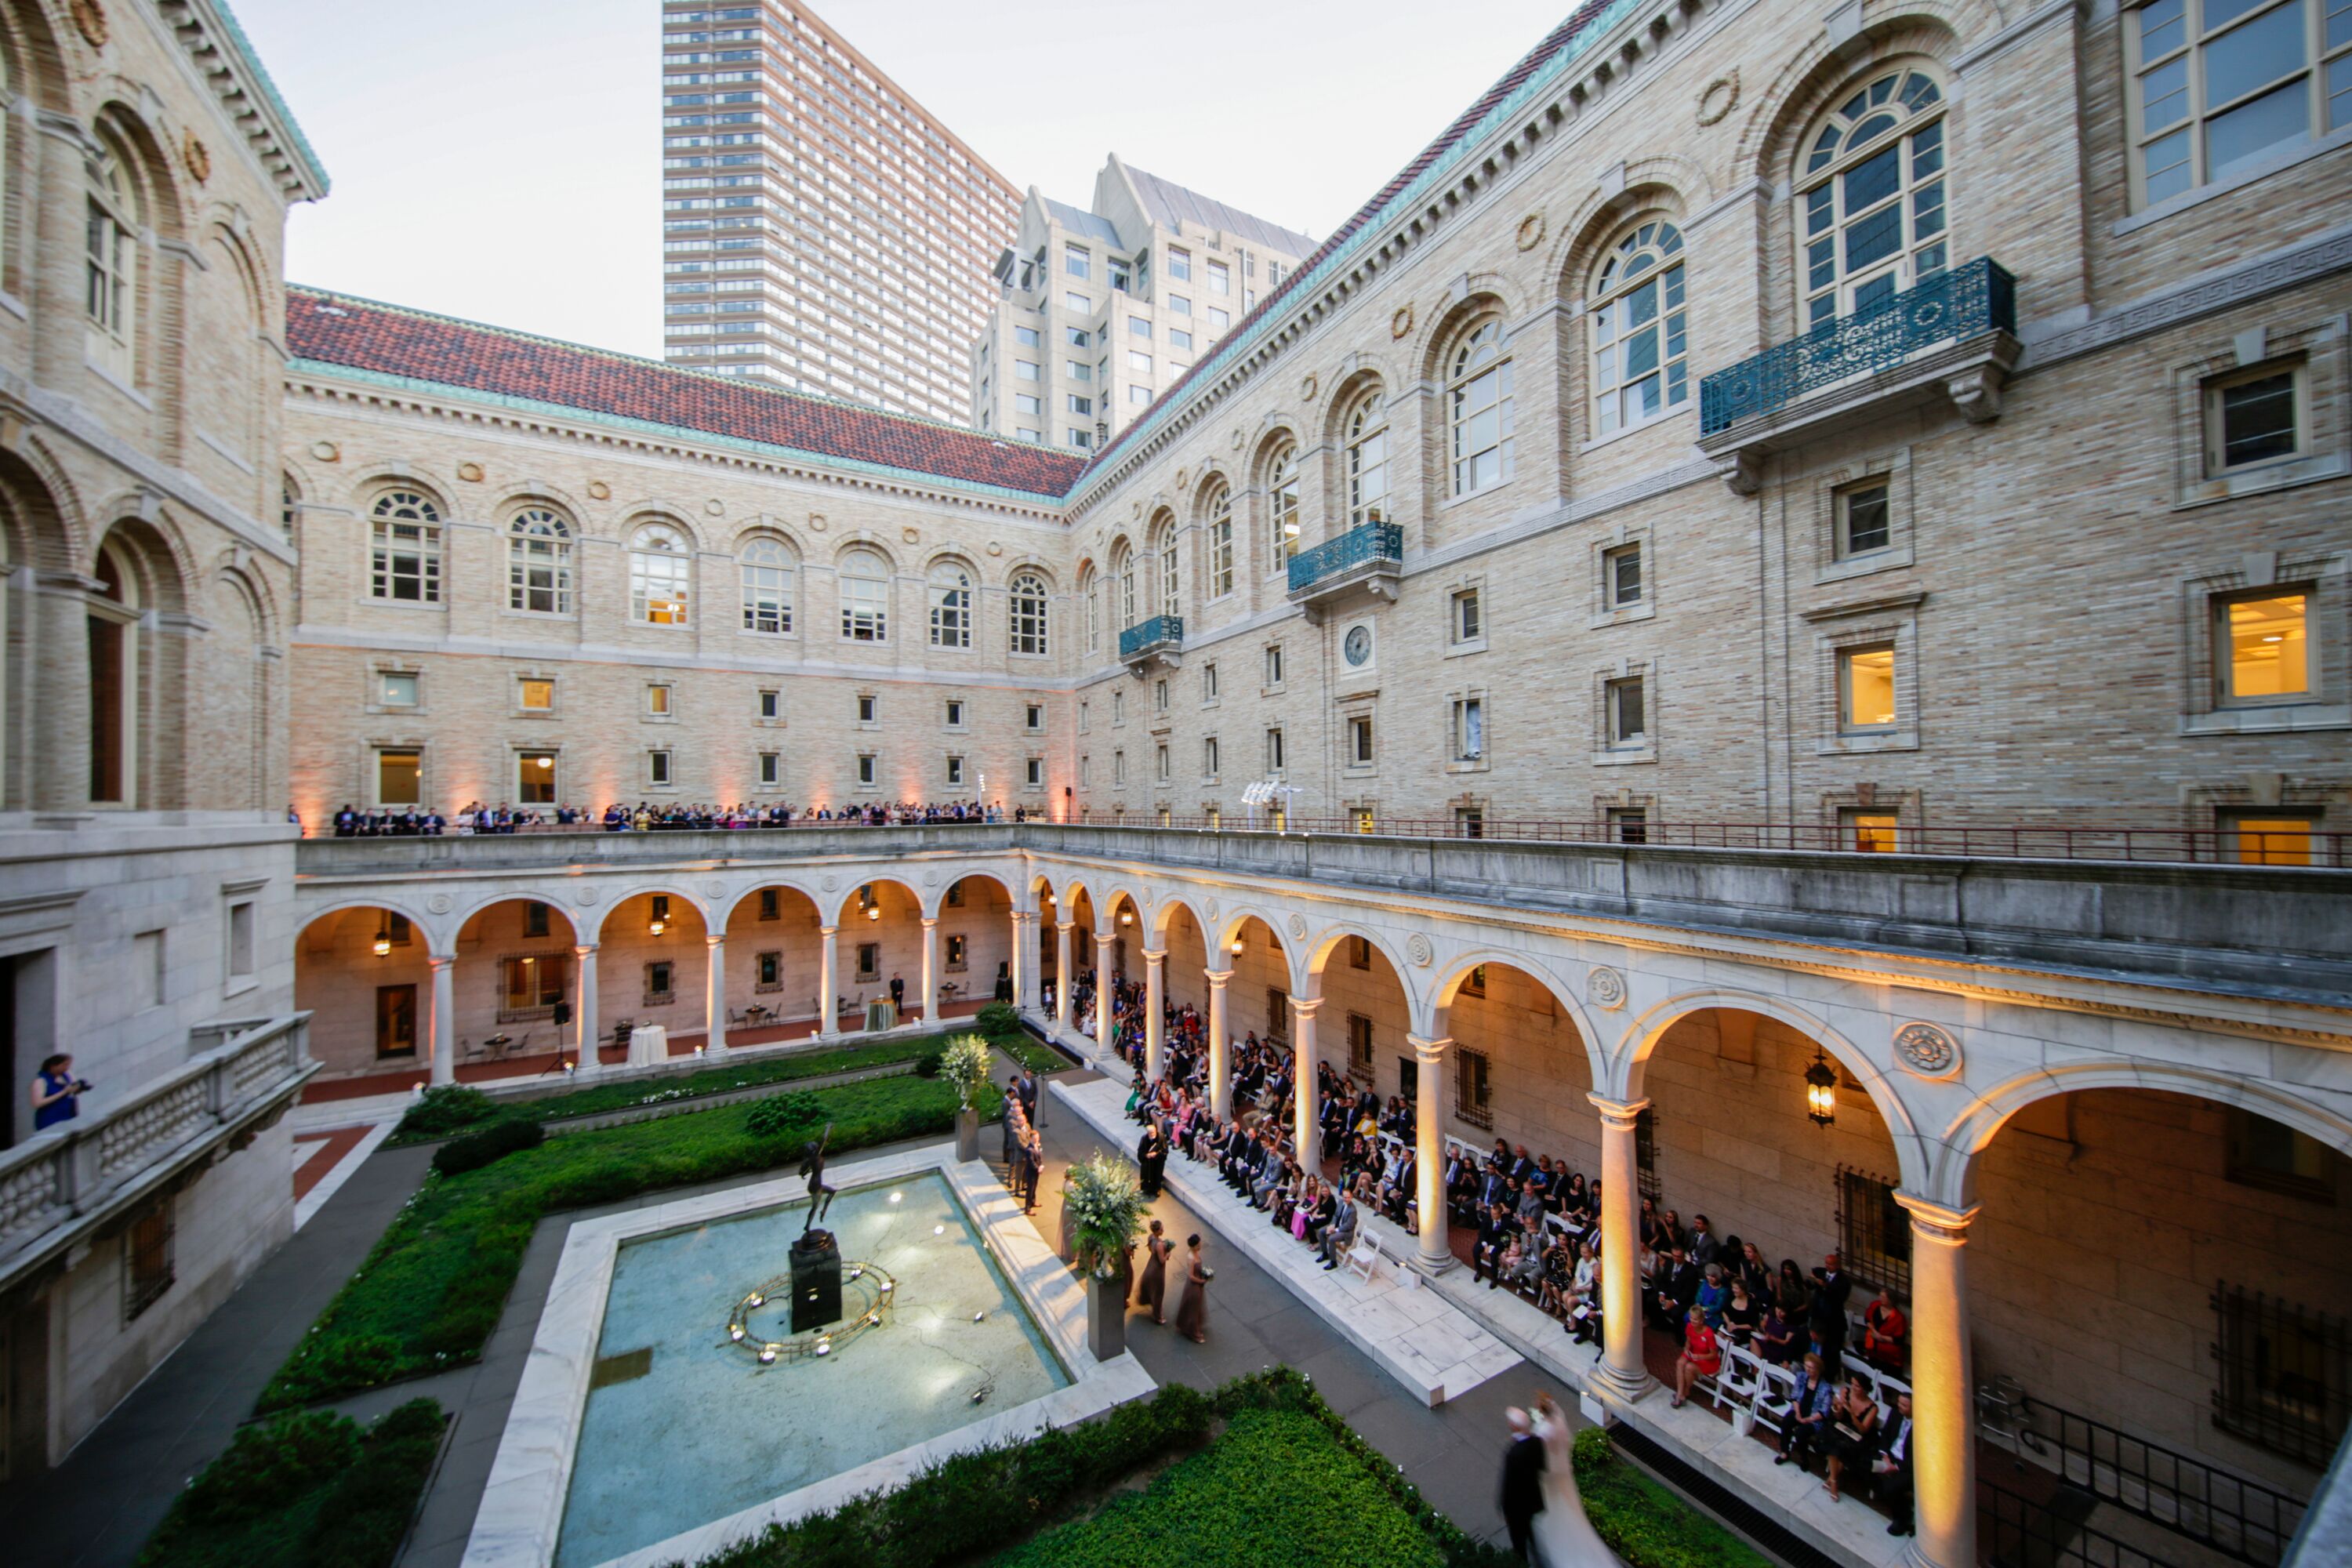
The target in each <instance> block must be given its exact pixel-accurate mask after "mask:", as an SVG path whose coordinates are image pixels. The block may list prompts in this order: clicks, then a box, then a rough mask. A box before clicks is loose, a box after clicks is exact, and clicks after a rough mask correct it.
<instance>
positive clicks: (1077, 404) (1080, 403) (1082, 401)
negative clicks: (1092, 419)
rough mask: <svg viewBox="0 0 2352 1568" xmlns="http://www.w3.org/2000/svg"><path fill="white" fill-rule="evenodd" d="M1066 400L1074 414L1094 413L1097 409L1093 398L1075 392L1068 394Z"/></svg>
mask: <svg viewBox="0 0 2352 1568" xmlns="http://www.w3.org/2000/svg"><path fill="white" fill-rule="evenodd" d="M1064 401H1065V402H1066V403H1067V404H1068V405H1069V408H1070V412H1071V413H1073V414H1092V413H1093V412H1094V411H1095V400H1094V399H1093V398H1091V397H1080V396H1079V395H1077V394H1076V393H1075V392H1073V393H1069V394H1066V395H1065V398H1064Z"/></svg>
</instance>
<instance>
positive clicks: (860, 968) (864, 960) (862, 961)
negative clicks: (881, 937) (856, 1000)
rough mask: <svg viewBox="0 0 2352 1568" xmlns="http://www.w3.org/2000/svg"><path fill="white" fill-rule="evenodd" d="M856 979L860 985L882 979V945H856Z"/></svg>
mask: <svg viewBox="0 0 2352 1568" xmlns="http://www.w3.org/2000/svg"><path fill="white" fill-rule="evenodd" d="M857 978H858V981H859V982H860V983H861V984H867V985H870V984H873V983H874V982H876V981H877V980H879V979H881V978H882V944H881V943H880V942H859V943H858V944H857Z"/></svg>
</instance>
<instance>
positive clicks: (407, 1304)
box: [257, 1077, 999, 1413]
mask: <svg viewBox="0 0 2352 1568" xmlns="http://www.w3.org/2000/svg"><path fill="white" fill-rule="evenodd" d="M813 1098H814V1100H816V1101H817V1102H818V1104H819V1107H820V1108H821V1110H822V1113H823V1119H824V1121H832V1122H834V1123H835V1128H834V1135H833V1148H834V1151H835V1152H836V1153H841V1152H847V1151H849V1150H852V1149H859V1148H865V1147H868V1146H870V1145H873V1144H877V1143H888V1142H895V1141H897V1140H898V1139H902V1138H919V1137H938V1136H940V1135H942V1134H944V1133H946V1132H948V1131H951V1130H952V1129H953V1127H954V1125H955V1110H956V1093H955V1090H954V1089H952V1088H950V1086H948V1085H947V1084H944V1083H939V1082H926V1081H925V1080H923V1079H914V1078H904V1077H899V1078H884V1079H867V1080H866V1081H864V1082H859V1083H847V1084H841V1085H837V1086H835V1088H832V1089H818V1090H815V1091H814V1095H813ZM998 1099H999V1094H998V1091H997V1090H996V1089H994V1088H993V1087H989V1086H983V1089H982V1100H981V1110H982V1115H983V1116H988V1115H992V1114H994V1112H995V1110H996V1108H997V1102H998ZM749 1121H750V1115H749V1112H748V1110H747V1108H745V1107H742V1106H739V1105H727V1106H718V1107H714V1108H713V1109H711V1110H699V1111H694V1112H690V1113H688V1114H686V1115H681V1116H673V1117H665V1118H663V1119H662V1120H660V1121H639V1122H633V1123H629V1124H627V1125H625V1126H620V1127H605V1128H599V1129H596V1130H594V1131H585V1132H569V1133H566V1134H564V1136H562V1137H561V1138H557V1139H551V1140H550V1141H549V1142H547V1143H546V1144H545V1145H544V1146H542V1147H541V1148H537V1149H532V1150H529V1151H526V1152H521V1153H516V1154H509V1155H508V1156H507V1157H506V1158H505V1159H503V1160H500V1161H499V1162H498V1163H496V1164H493V1165H488V1166H486V1167H484V1168H482V1169H481V1170H478V1171H471V1172H467V1173H465V1174H462V1175H456V1176H442V1175H438V1174H428V1175H427V1176H426V1177H425V1184H424V1185H422V1186H421V1187H419V1188H418V1189H417V1191H416V1194H415V1196H414V1197H412V1198H410V1199H409V1200H408V1202H407V1203H406V1204H405V1205H403V1207H402V1209H401V1211H400V1213H399V1214H398V1215H396V1216H394V1219H393V1222H392V1224H391V1225H390V1226H387V1227H385V1230H384V1233H383V1236H382V1237H379V1238H378V1239H377V1241H376V1244H375V1247H374V1248H373V1250H372V1251H371V1252H370V1253H369V1254H368V1257H367V1260H366V1262H364V1263H363V1264H362V1265H361V1266H360V1268H359V1270H358V1271H357V1272H356V1273H354V1274H353V1275H352V1278H351V1279H350V1280H349V1281H348V1282H346V1283H345V1285H344V1286H343V1288H342V1289H341V1291H340V1292H338V1293H337V1295H336V1297H335V1299H334V1300H332V1301H331V1302H330V1303H328V1306H327V1310H325V1311H324V1312H322V1313H321V1314H320V1317H319V1321H317V1322H316V1323H314V1324H312V1325H311V1327H310V1333H309V1334H308V1335H307V1336H305V1337H304V1339H303V1341H302V1343H301V1345H300V1346H299V1348H298V1349H297V1350H296V1351H295V1352H294V1353H293V1354H292V1355H291V1356H289V1357H288V1358H287V1361H286V1363H285V1364H284V1365H283V1366H281V1367H279V1368H278V1372H277V1374H276V1375H275V1376H273V1377H272V1378H271V1379H270V1380H269V1384H268V1387H267V1388H265V1389H263V1390H262V1394H261V1399H260V1402H259V1405H258V1407H257V1408H258V1409H259V1410H260V1411H262V1412H265V1413H266V1412H268V1411H272V1410H282V1409H285V1408H287V1407H289V1406H291V1405H308V1404H311V1403H313V1402H315V1401H318V1400H323V1399H339V1398H341V1397H342V1396H344V1395H346V1394H356V1393H358V1392H359V1391H360V1390H362V1389H363V1388H373V1387H376V1386H378V1385H379V1384H387V1383H393V1382H396V1381H398V1380H399V1379H401V1378H404V1377H415V1376H417V1375H420V1374H422V1373H430V1372H436V1371H438V1370H441V1369H442V1368H445V1367H447V1366H449V1365H451V1364H452V1363H462V1362H467V1361H471V1360H473V1359H474V1358H475V1357H476V1356H478V1355H479V1354H480V1353H481V1349H482V1344H483V1342H485V1341H487V1340H488V1338H489V1336H490V1331H492V1330H493V1329H495V1328H496V1327H497V1326H498V1321H499V1312H500V1311H501V1310H503V1309H504V1307H505V1304H506V1299H507V1292H508V1291H509V1289H512V1288H513V1285H514V1279H515V1275H516V1273H517V1271H518V1270H519V1269H520V1268H521V1267H522V1255H523V1248H524V1247H526V1246H528V1245H529V1244H530V1233H531V1228H532V1226H535V1225H536V1224H537V1223H538V1222H539V1218H540V1216H541V1215H546V1214H551V1213H554V1212H555V1211H557V1210H560V1209H572V1208H587V1207H590V1206H593V1205H598V1204H609V1203H614V1202H617V1201H619V1200H620V1199H623V1198H626V1197H631V1196H634V1195H635V1194H638V1193H643V1192H650V1191H653V1190H655V1189H657V1188H661V1187H675V1186H682V1185H685V1184H688V1183H694V1182H709V1181H717V1180H720V1179H723V1178H725V1177H729V1176H740V1175H745V1174H749V1173H754V1172H761V1171H768V1170H772V1169H774V1168H775V1167H777V1166H779V1165H789V1164H792V1163H795V1162H797V1160H798V1158H799V1155H800V1139H801V1138H803V1137H804V1136H806V1131H805V1130H804V1128H803V1126H802V1125H799V1124H793V1125H788V1126H785V1127H783V1128H782V1129H781V1130H780V1131H775V1132H772V1133H769V1134H767V1135H764V1136H763V1135H761V1134H760V1133H756V1132H754V1131H751V1127H750V1126H749V1125H748V1123H749ZM821 1124H822V1123H821V1122H820V1125H821Z"/></svg>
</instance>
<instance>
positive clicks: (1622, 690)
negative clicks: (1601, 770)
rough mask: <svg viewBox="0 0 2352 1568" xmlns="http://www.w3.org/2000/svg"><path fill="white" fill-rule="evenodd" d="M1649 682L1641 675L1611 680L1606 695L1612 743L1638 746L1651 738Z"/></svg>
mask: <svg viewBox="0 0 2352 1568" xmlns="http://www.w3.org/2000/svg"><path fill="white" fill-rule="evenodd" d="M1647 685H1648V683H1647V682H1646V681H1644V680H1643V678H1642V677H1641V676H1638V675H1632V676H1627V677H1626V678H1625V679H1622V680H1612V681H1611V682H1609V684H1608V687H1607V688H1606V690H1605V698H1606V700H1607V703H1608V708H1609V743H1610V744H1611V745H1612V746H1639V745H1641V744H1643V742H1646V741H1647V740H1648V739H1649V738H1650V724H1649V716H1648V713H1647V708H1648V692H1647Z"/></svg>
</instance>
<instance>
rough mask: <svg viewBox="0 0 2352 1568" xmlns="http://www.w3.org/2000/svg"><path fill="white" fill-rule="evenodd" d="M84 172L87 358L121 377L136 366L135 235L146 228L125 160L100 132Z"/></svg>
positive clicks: (136, 269) (137, 255) (136, 280)
mask: <svg viewBox="0 0 2352 1568" xmlns="http://www.w3.org/2000/svg"><path fill="white" fill-rule="evenodd" d="M84 167H85V169H86V170H87V171H88V176H89V177H88V185H89V193H88V197H87V200H88V205H89V219H88V225H87V230H86V234H85V250H84V253H83V270H84V289H83V295H82V308H83V310H84V311H85V312H86V313H87V314H88V316H89V334H88V337H89V357H90V358H91V359H92V360H94V361H96V362H97V363H100V364H102V365H104V366H105V367H106V368H107V369H108V370H110V371H111V372H113V373H114V374H115V375H116V376H117V377H119V378H120V379H121V380H123V381H129V380H130V379H131V374H132V373H133V371H134V370H135V369H136V344H137V342H138V310H139V236H140V234H141V233H142V230H143V229H144V228H145V223H144V221H143V218H144V215H143V214H142V211H141V209H140V205H139V191H138V187H137V186H136V185H135V184H133V183H132V181H131V168H130V161H129V159H128V158H127V156H126V155H125V154H124V153H123V152H122V150H121V148H120V147H118V146H117V145H116V144H115V142H114V141H113V139H112V138H111V137H110V136H106V135H103V134H101V136H100V143H99V152H98V155H97V156H96V157H94V158H91V159H89V160H88V161H87V162H86V163H85V164H84Z"/></svg>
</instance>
